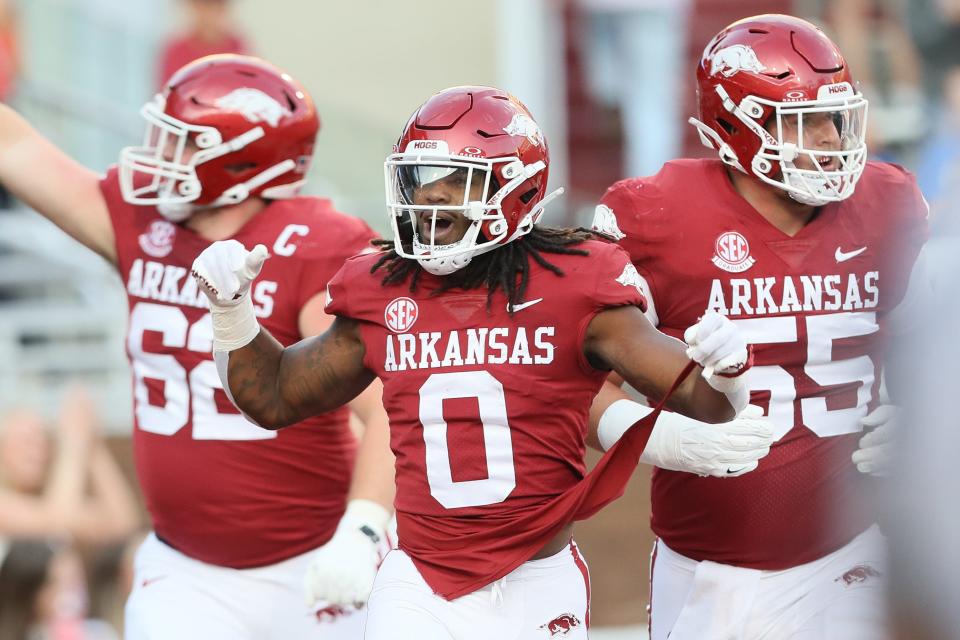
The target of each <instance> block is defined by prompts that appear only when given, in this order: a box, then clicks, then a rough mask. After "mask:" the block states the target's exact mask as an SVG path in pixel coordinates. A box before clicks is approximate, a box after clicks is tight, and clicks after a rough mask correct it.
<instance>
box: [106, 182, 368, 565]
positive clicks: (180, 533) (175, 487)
mask: <svg viewBox="0 0 960 640" xmlns="http://www.w3.org/2000/svg"><path fill="white" fill-rule="evenodd" d="M101 189H102V192H103V195H104V198H105V199H106V202H107V204H108V207H109V210H110V218H111V221H112V223H113V229H114V234H115V235H116V248H117V256H118V260H119V270H120V275H121V278H122V279H123V281H124V283H125V286H126V290H127V298H128V300H129V303H130V322H129V326H128V329H127V331H128V337H127V353H128V356H129V358H130V364H131V367H132V372H133V390H134V412H135V427H136V428H135V429H134V436H133V446H134V455H135V457H136V465H137V474H138V476H139V479H140V486H141V488H142V490H143V494H144V496H145V498H146V503H147V509H148V510H149V511H150V515H151V516H152V518H153V524H154V528H155V530H156V532H157V535H158V536H160V538H162V539H163V540H165V541H166V542H168V543H169V544H171V545H172V546H173V547H175V548H176V549H178V550H180V551H182V552H183V553H185V554H187V555H189V556H191V557H193V558H196V559H198V560H201V561H203V562H208V563H211V564H216V565H221V566H227V567H235V568H245V567H256V566H262V565H267V564H272V563H275V562H278V561H280V560H284V559H286V558H290V557H292V556H295V555H297V554H299V553H303V552H305V551H307V550H309V549H311V548H314V547H317V546H319V545H321V544H323V543H324V542H326V541H327V540H328V539H329V538H330V536H331V535H333V531H334V530H335V529H336V525H337V522H338V520H339V518H340V516H341V515H342V513H343V509H344V506H345V504H346V494H347V490H348V488H349V483H350V476H351V473H352V470H353V461H354V457H355V453H356V443H355V439H354V437H353V436H352V434H351V432H350V430H349V426H348V417H349V411H348V409H346V408H341V409H340V410H338V411H334V412H331V413H328V414H325V415H323V416H318V417H316V418H312V419H310V420H307V421H304V422H303V423H301V424H298V425H296V426H292V427H290V428H287V429H283V430H282V431H269V430H266V429H262V428H260V427H258V426H255V425H253V424H251V423H250V422H248V421H247V420H246V419H245V418H243V416H241V415H240V414H239V413H238V411H237V410H236V409H235V408H234V407H233V405H232V404H231V403H230V401H229V399H227V397H226V394H225V393H224V392H223V388H222V387H221V384H220V378H219V376H218V375H217V370H216V367H215V365H214V363H213V358H212V355H211V345H212V339H213V329H212V327H211V323H210V313H209V311H208V306H207V300H206V297H205V296H204V294H203V293H202V292H201V291H199V290H198V288H197V285H196V281H195V280H194V278H193V277H191V276H190V267H191V266H192V264H193V261H194V259H195V258H196V257H197V255H199V253H200V252H201V251H202V250H203V249H205V248H206V247H207V246H209V245H210V242H209V241H208V240H204V239H203V238H201V237H199V236H198V235H196V234H195V233H193V232H192V231H190V230H189V229H187V228H185V227H183V226H181V225H176V224H172V223H170V222H168V221H167V220H165V219H164V218H163V217H161V216H160V215H159V213H157V211H156V209H155V208H153V207H138V206H133V205H129V204H127V203H125V202H124V200H123V198H122V197H121V195H120V187H119V183H118V181H117V173H116V170H115V169H113V170H111V171H110V172H109V173H108V174H107V176H106V178H105V179H104V180H103V182H102V183H101ZM372 237H374V234H373V232H372V231H371V230H370V228H369V227H368V226H367V225H366V224H365V223H364V222H362V221H360V220H358V219H355V218H351V217H349V216H346V215H344V214H341V213H338V212H337V211H335V210H334V209H333V207H332V205H331V203H330V202H329V201H327V200H322V199H319V198H296V199H292V200H278V201H274V202H272V203H270V204H269V205H268V206H267V208H266V209H264V210H263V211H262V212H261V213H259V214H257V215H256V216H255V217H254V218H253V219H251V220H250V221H249V222H248V223H247V224H246V225H245V226H244V227H243V228H242V229H241V230H240V231H239V232H237V234H236V235H235V236H234V239H236V240H238V241H239V242H241V243H243V245H244V246H246V247H248V248H253V246H254V245H256V244H258V243H262V244H264V245H266V246H267V248H268V250H269V251H270V254H271V257H270V259H269V260H267V261H266V262H265V263H264V266H263V271H262V272H261V273H260V276H259V277H258V278H257V279H256V281H254V283H253V287H252V289H251V294H252V296H253V304H254V307H255V309H256V313H257V316H258V319H259V321H260V323H261V324H262V325H263V326H264V327H266V328H267V329H268V330H269V331H270V333H272V334H273V335H274V336H275V337H276V338H277V340H279V341H280V342H281V343H283V344H284V345H289V344H292V343H294V342H296V341H298V340H299V339H300V338H301V337H302V336H301V335H300V331H299V329H298V318H299V314H300V310H301V308H302V307H303V305H304V304H305V303H306V302H307V301H308V300H310V298H312V297H313V296H314V295H315V294H317V293H319V292H322V291H323V290H324V287H325V286H326V284H327V282H328V281H329V280H330V278H331V277H332V276H333V274H334V273H336V271H337V269H339V268H340V265H341V264H343V261H344V260H345V259H346V258H348V257H349V256H351V255H353V254H354V253H357V252H359V251H361V250H362V249H364V248H365V247H367V246H368V245H369V242H370V240H371V238H372Z"/></svg>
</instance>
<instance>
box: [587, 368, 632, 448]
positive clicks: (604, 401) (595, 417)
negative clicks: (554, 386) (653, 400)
mask: <svg viewBox="0 0 960 640" xmlns="http://www.w3.org/2000/svg"><path fill="white" fill-rule="evenodd" d="M617 382H619V383H620V384H623V379H622V378H620V376H619V375H616V374H612V375H611V376H610V378H608V379H607V381H606V382H605V383H603V386H602V387H600V391H599V392H597V395H596V397H595V398H594V399H593V404H591V405H590V421H589V428H588V429H587V445H589V446H590V447H591V448H593V449H596V450H597V451H603V450H604V449H603V446H601V444H600V439H599V437H598V435H597V427H598V426H599V424H600V418H601V417H602V416H603V412H604V411H606V410H607V409H608V408H610V405H612V404H613V403H614V402H616V401H617V400H629V399H630V396H629V395H627V392H626V391H624V390H623V389H622V388H621V387H620V386H619V385H618V384H617Z"/></svg>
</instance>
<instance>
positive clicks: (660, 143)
mask: <svg viewBox="0 0 960 640" xmlns="http://www.w3.org/2000/svg"><path fill="white" fill-rule="evenodd" d="M578 4H579V6H580V8H581V9H582V10H583V11H584V14H585V16H584V17H585V24H586V31H585V33H584V38H585V42H584V45H585V47H584V59H585V63H586V69H587V74H586V75H587V82H588V85H589V89H590V91H591V93H592V94H593V95H594V96H595V97H596V98H597V99H599V100H600V101H601V102H603V103H605V104H607V105H608V106H616V107H619V109H620V114H621V118H622V121H623V130H624V138H625V145H624V170H625V171H626V173H627V175H649V174H651V173H654V172H656V171H657V170H658V169H659V168H660V165H662V164H663V163H664V162H665V161H667V160H669V159H670V158H673V157H675V156H676V155H678V152H679V149H680V140H681V127H682V125H683V119H682V118H681V113H682V103H681V95H680V90H681V84H680V82H681V79H682V78H684V77H685V74H686V71H687V69H686V68H685V62H686V59H687V58H686V44H687V43H686V21H687V13H688V9H689V1H688V0H578ZM651 123H653V126H651Z"/></svg>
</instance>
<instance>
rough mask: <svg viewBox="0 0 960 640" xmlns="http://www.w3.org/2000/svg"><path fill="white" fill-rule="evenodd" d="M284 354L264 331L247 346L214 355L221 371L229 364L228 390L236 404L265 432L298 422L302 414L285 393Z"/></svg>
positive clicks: (261, 330) (226, 381) (281, 347)
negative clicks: (282, 390)
mask: <svg viewBox="0 0 960 640" xmlns="http://www.w3.org/2000/svg"><path fill="white" fill-rule="evenodd" d="M283 352H284V348H283V346H282V345H281V344H280V343H279V342H277V340H276V338H274V337H273V336H272V335H270V332H269V331H267V330H266V329H263V328H261V329H260V333H259V334H257V337H255V338H254V339H253V340H252V341H250V342H249V343H247V344H246V345H245V346H243V347H240V348H239V349H234V350H232V351H229V352H217V353H215V354H214V356H215V358H216V360H217V368H218V370H220V371H221V372H222V371H223V370H224V366H223V365H224V363H225V364H226V367H225V369H226V374H227V376H226V377H227V379H226V380H225V381H224V388H225V389H227V390H228V392H229V395H230V398H231V400H233V403H234V404H235V405H236V406H237V408H238V409H240V411H242V412H243V413H244V414H246V415H247V416H248V417H249V418H250V419H251V420H253V421H254V422H256V423H257V424H258V425H260V426H261V427H264V428H265V429H280V428H281V427H285V426H288V425H290V424H293V423H295V422H297V421H298V412H297V411H296V409H295V408H294V407H292V406H289V405H288V404H287V402H286V401H285V399H284V396H283V393H282V392H281V384H280V380H281V378H282V375H281V369H282V365H283ZM221 376H222V373H221Z"/></svg>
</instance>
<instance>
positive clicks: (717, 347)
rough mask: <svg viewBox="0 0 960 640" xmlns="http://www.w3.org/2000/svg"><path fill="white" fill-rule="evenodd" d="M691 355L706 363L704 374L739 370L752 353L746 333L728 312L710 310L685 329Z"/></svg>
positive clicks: (693, 358) (692, 358)
mask: <svg viewBox="0 0 960 640" xmlns="http://www.w3.org/2000/svg"><path fill="white" fill-rule="evenodd" d="M683 340H684V342H686V343H687V345H688V348H687V357H688V358H690V359H691V360H693V361H695V362H696V363H697V364H699V365H700V366H701V367H703V377H704V378H707V379H708V380H709V379H710V378H712V377H713V376H714V374H715V373H716V374H728V375H729V374H735V373H737V372H739V371H740V370H741V369H743V367H744V366H745V365H746V364H747V359H748V358H749V353H748V352H747V341H746V340H744V338H743V334H741V333H740V330H739V329H737V327H736V326H735V325H734V324H733V322H731V321H730V319H729V318H727V317H726V316H722V315H720V314H719V313H717V312H716V311H707V312H706V313H705V314H703V317H702V318H700V321H699V322H697V323H696V324H695V325H693V326H692V327H690V328H688V329H687V330H686V331H684V332H683Z"/></svg>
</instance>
